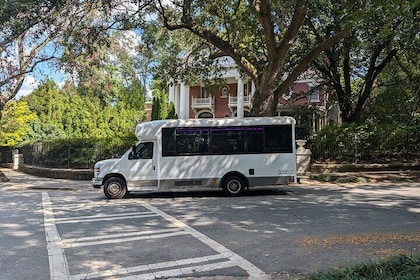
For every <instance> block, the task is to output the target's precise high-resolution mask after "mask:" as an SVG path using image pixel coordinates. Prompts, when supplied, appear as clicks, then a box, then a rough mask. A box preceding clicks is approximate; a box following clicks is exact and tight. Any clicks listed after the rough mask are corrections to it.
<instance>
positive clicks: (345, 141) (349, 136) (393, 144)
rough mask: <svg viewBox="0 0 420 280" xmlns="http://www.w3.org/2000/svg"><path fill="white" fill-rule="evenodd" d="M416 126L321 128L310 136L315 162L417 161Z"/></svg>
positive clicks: (417, 136)
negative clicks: (314, 134)
mask: <svg viewBox="0 0 420 280" xmlns="http://www.w3.org/2000/svg"><path fill="white" fill-rule="evenodd" d="M419 136H420V135H419V133H418V127H416V128H414V127H409V126H407V125H401V124H399V125H397V124H376V125H373V124H362V125H356V124H346V125H342V126H338V125H331V126H327V127H326V128H324V129H323V130H322V131H321V132H320V133H318V134H317V135H316V136H314V137H313V138H312V139H311V144H310V148H311V151H312V156H313V159H314V160H316V161H353V162H356V161H375V162H387V161H391V160H401V159H406V160H413V159H414V160H416V159H418V158H419V150H420V144H419V143H420V139H419V138H420V137H419Z"/></svg>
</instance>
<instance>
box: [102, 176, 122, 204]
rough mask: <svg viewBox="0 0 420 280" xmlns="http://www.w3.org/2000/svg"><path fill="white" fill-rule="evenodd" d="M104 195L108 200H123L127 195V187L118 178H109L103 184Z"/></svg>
mask: <svg viewBox="0 0 420 280" xmlns="http://www.w3.org/2000/svg"><path fill="white" fill-rule="evenodd" d="M104 194H105V195H106V197H108V198H110V199H115V198H123V197H125V195H126V194H127V185H126V184H125V182H124V181H123V180H122V179H120V178H118V177H111V178H109V179H108V180H106V182H105V184H104Z"/></svg>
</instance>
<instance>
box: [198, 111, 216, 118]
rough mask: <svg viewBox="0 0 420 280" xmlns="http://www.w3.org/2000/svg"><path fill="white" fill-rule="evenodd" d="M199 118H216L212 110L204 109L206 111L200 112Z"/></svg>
mask: <svg viewBox="0 0 420 280" xmlns="http://www.w3.org/2000/svg"><path fill="white" fill-rule="evenodd" d="M197 118H199V119H212V118H214V116H213V114H212V113H211V112H207V111H204V112H200V113H198V115H197Z"/></svg>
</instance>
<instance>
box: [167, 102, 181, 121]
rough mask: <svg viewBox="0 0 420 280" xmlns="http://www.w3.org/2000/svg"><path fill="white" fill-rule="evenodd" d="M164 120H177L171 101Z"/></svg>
mask: <svg viewBox="0 0 420 280" xmlns="http://www.w3.org/2000/svg"><path fill="white" fill-rule="evenodd" d="M166 119H168V120H170V119H178V115H177V113H176V112H175V104H174V103H173V102H172V101H171V102H170V103H169V108H168V115H167V116H166Z"/></svg>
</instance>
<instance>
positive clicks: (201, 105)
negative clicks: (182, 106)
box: [191, 96, 214, 113]
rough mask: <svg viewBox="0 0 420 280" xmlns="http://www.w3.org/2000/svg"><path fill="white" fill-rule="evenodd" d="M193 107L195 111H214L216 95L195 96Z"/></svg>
mask: <svg viewBox="0 0 420 280" xmlns="http://www.w3.org/2000/svg"><path fill="white" fill-rule="evenodd" d="M191 108H192V109H193V111H194V112H195V113H197V111H200V110H204V109H208V110H211V111H212V112H214V97H213V96H210V97H204V98H202V97H193V98H192V104H191Z"/></svg>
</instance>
